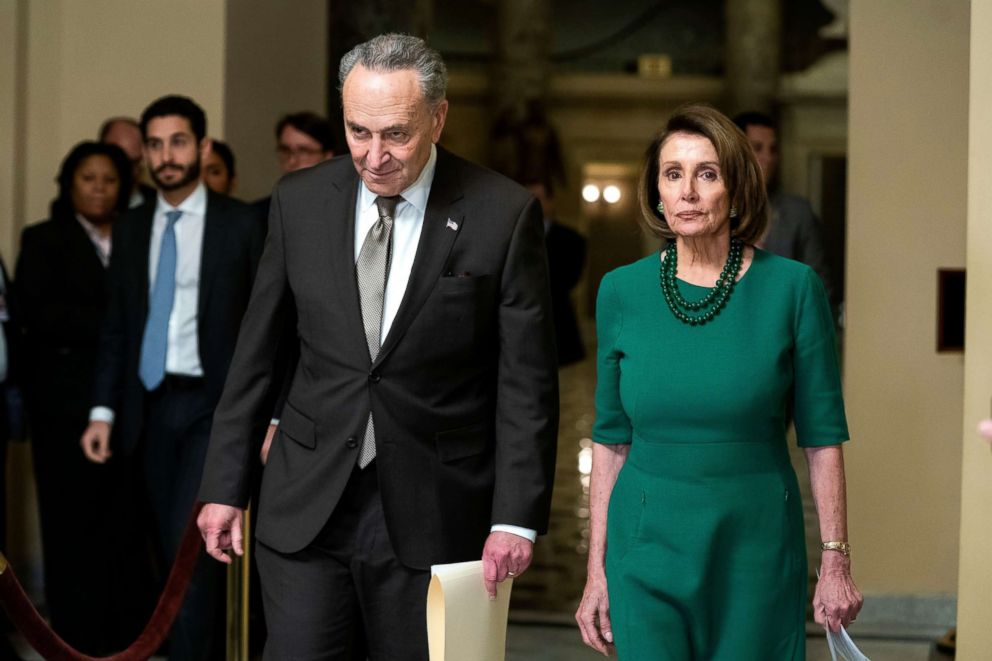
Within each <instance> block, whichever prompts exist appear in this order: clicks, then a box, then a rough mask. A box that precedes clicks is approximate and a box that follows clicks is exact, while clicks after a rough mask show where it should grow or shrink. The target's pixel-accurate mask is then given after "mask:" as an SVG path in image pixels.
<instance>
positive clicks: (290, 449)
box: [199, 35, 558, 660]
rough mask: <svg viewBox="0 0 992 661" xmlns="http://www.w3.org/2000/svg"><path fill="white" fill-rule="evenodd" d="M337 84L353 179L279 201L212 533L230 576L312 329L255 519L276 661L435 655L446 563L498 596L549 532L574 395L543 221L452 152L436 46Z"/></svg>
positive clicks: (345, 172) (346, 75) (319, 176)
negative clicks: (278, 386)
mask: <svg viewBox="0 0 992 661" xmlns="http://www.w3.org/2000/svg"><path fill="white" fill-rule="evenodd" d="M339 78H340V80H341V83H342V102H343V110H344V117H345V130H346V134H347V136H348V144H349V147H350V150H351V161H350V162H349V161H348V160H347V159H342V158H339V159H334V160H332V161H329V162H327V163H323V164H321V165H318V166H316V167H313V168H309V169H307V170H303V171H301V172H298V173H294V174H292V175H289V176H287V177H285V178H284V179H283V180H282V181H281V182H280V183H279V185H278V186H277V187H276V190H275V192H274V194H273V197H272V212H271V214H270V216H269V220H270V227H269V237H268V240H267V244H266V251H265V255H264V256H263V258H262V263H261V265H260V267H259V274H258V279H257V284H256V287H255V291H254V293H253V296H252V301H251V304H250V306H249V309H248V313H247V315H246V317H245V322H244V324H243V326H242V334H241V336H240V337H239V339H238V349H237V352H236V354H235V359H234V363H233V364H232V368H231V374H230V377H229V379H228V383H227V385H226V387H225V391H224V396H223V398H222V400H221V404H220V405H219V407H218V410H217V415H216V416H215V419H214V428H213V432H212V435H211V444H210V451H209V455H208V458H207V466H206V469H205V471H204V480H203V485H202V487H201V490H200V499H201V500H203V501H204V502H207V503H209V504H208V505H206V506H205V507H204V509H203V511H202V512H201V515H200V520H199V523H200V530H201V531H202V532H203V534H204V538H205V540H206V542H207V550H208V552H209V553H211V555H214V557H217V558H218V559H220V560H223V561H229V558H228V556H227V555H226V553H224V551H223V549H230V548H233V549H234V552H235V553H240V552H241V550H242V543H243V542H242V532H241V517H242V515H243V510H242V508H244V507H245V505H246V504H247V500H248V496H249V489H248V487H249V484H250V481H249V480H248V479H247V475H248V473H249V469H250V462H251V457H252V456H253V455H254V451H253V450H252V449H251V445H250V441H251V439H253V438H257V437H258V436H259V434H260V433H261V432H262V431H263V430H264V427H265V425H266V424H267V422H268V412H269V411H268V408H267V403H266V399H267V397H268V396H269V392H270V391H271V390H272V389H273V385H274V383H273V382H274V380H276V379H277V378H278V377H274V376H273V374H274V373H275V374H278V372H274V370H273V366H274V364H275V361H276V357H275V353H276V352H275V350H274V349H273V347H274V346H276V344H277V343H278V341H279V340H280V339H281V337H282V335H283V334H284V329H285V327H286V324H285V319H284V318H283V315H285V314H286V311H287V310H291V309H293V310H296V312H294V313H292V314H295V317H294V319H293V321H294V324H293V326H295V330H296V334H294V336H293V339H296V337H297V335H298V338H299V339H298V344H299V354H300V357H299V361H298V367H297V369H296V372H295V375H294V378H293V380H292V385H291V386H290V389H289V392H288V397H287V399H286V403H285V407H284V408H283V411H282V418H281V421H280V422H279V432H278V434H277V436H276V439H275V441H274V443H273V445H272V449H271V453H270V454H269V460H268V464H267V465H266V469H265V474H264V476H263V478H262V492H261V498H260V502H259V504H258V505H259V518H258V532H257V541H258V544H257V545H256V548H257V551H256V557H257V558H258V565H259V570H260V573H261V577H262V588H263V594H264V600H265V610H266V620H267V622H268V625H269V639H268V644H267V647H266V658H271V659H290V658H326V659H340V658H354V656H356V655H357V656H358V658H365V656H361V655H362V654H364V653H366V652H367V654H368V656H369V657H370V658H371V659H374V660H379V659H390V660H392V659H404V660H409V659H427V656H428V654H427V633H426V618H425V603H426V594H427V586H428V582H429V578H430V566H431V565H432V564H437V563H448V562H457V561H466V560H472V559H478V558H480V556H481V558H482V562H483V567H484V573H485V584H486V587H487V589H488V590H489V591H490V594H495V592H496V589H497V585H496V584H497V583H498V582H499V581H502V580H504V579H505V578H506V577H507V576H514V575H519V574H520V573H522V572H523V571H524V570H526V568H527V566H528V564H529V563H530V560H531V557H532V556H531V554H532V546H533V540H534V538H535V537H536V534H537V533H540V532H544V531H545V529H546V527H547V522H548V511H549V506H550V497H551V486H552V478H553V474H554V446H555V439H556V435H557V417H558V416H557V414H558V408H557V403H558V400H557V394H558V393H557V374H556V367H555V354H554V339H553V329H552V323H551V315H550V303H549V300H548V299H549V293H548V276H547V261H546V258H545V252H544V242H543V232H542V228H541V212H540V207H539V206H538V204H537V201H536V200H535V199H534V198H533V196H531V195H529V194H528V193H527V192H526V191H525V190H524V189H523V188H521V187H519V186H518V185H516V184H514V183H513V182H511V181H509V180H507V179H505V178H503V177H501V176H499V175H497V174H495V173H493V172H490V171H488V170H485V169H483V168H480V167H478V166H475V165H473V164H471V163H468V162H467V161H464V160H462V159H460V158H458V157H457V156H454V155H453V154H451V153H449V152H447V151H445V150H443V149H441V148H439V147H436V146H435V143H436V142H437V141H438V139H439V138H440V136H441V131H442V129H443V127H444V121H445V116H446V113H447V108H448V104H447V101H446V100H445V98H444V94H445V84H446V72H445V67H444V63H443V62H442V61H441V58H440V56H439V55H438V54H437V53H436V52H435V51H433V50H430V49H428V48H427V47H426V45H425V44H424V42H423V41H421V40H420V39H417V38H415V37H409V36H403V35H384V36H380V37H376V38H375V39H372V40H371V41H369V42H366V43H364V44H360V45H359V46H357V47H356V48H355V49H353V50H352V51H351V52H350V53H348V54H347V55H346V56H345V57H344V58H343V59H342V62H341V67H340V73H339ZM356 170H357V173H356ZM291 304H295V305H291ZM363 635H364V638H365V640H366V644H367V650H365V649H358V648H359V646H358V645H356V643H355V641H356V639H360V638H361V637H362V636H363Z"/></svg>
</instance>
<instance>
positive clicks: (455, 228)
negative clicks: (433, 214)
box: [445, 218, 458, 232]
mask: <svg viewBox="0 0 992 661" xmlns="http://www.w3.org/2000/svg"><path fill="white" fill-rule="evenodd" d="M445 227H447V228H448V229H449V230H453V231H455V232H457V231H458V223H456V222H455V221H453V220H451V219H450V218H449V219H448V224H447V225H445Z"/></svg>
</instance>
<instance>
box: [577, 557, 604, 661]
mask: <svg viewBox="0 0 992 661" xmlns="http://www.w3.org/2000/svg"><path fill="white" fill-rule="evenodd" d="M575 621H576V622H578V623H579V631H581V632H582V641H583V642H584V643H585V644H586V645H588V646H589V647H591V648H593V649H594V650H596V651H597V652H599V653H600V654H602V655H604V656H609V655H610V652H611V651H612V649H613V626H612V625H611V624H610V598H609V596H608V595H607V593H606V574H604V573H603V572H602V571H599V572H595V573H594V572H589V578H588V579H586V588H585V590H584V591H583V593H582V602H581V603H580V604H579V610H577V611H576V612H575Z"/></svg>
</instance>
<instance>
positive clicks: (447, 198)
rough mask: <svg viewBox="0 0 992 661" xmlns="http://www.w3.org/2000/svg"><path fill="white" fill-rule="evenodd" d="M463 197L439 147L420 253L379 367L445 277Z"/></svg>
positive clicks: (453, 172)
mask: <svg viewBox="0 0 992 661" xmlns="http://www.w3.org/2000/svg"><path fill="white" fill-rule="evenodd" d="M461 197H462V188H461V183H460V182H459V180H458V173H457V171H456V170H455V168H454V167H453V164H452V163H451V160H450V158H449V156H448V154H447V152H445V151H444V150H442V149H441V148H440V147H438V150H437V165H436V167H435V170H434V181H433V182H432V183H431V193H430V197H429V198H428V200H427V211H426V213H425V214H424V225H423V228H422V229H421V231H420V242H419V243H418V244H417V254H416V255H415V256H414V259H413V270H412V271H411V272H410V280H409V281H408V282H407V286H406V292H405V293H404V295H403V300H402V302H400V307H399V310H397V312H396V318H395V319H394V320H393V324H392V326H390V328H389V333H388V334H387V335H386V338H385V340H383V343H382V348H381V349H380V350H379V355H378V356H377V357H376V360H375V364H376V365H377V364H379V363H381V362H382V361H383V360H384V359H385V357H386V356H388V355H389V353H390V352H391V351H392V350H393V348H394V347H395V346H396V344H397V343H398V342H399V340H400V338H402V337H403V334H404V333H405V332H406V329H407V328H409V326H410V323H411V322H413V320H414V318H416V316H417V313H418V312H419V311H420V309H421V307H423V304H424V301H426V300H427V297H428V296H429V295H430V293H431V291H432V290H433V289H434V285H435V283H436V282H437V279H438V278H439V277H440V276H441V275H442V271H443V269H444V264H445V261H446V260H447V258H448V253H450V252H451V246H452V245H453V244H454V243H455V238H457V236H458V233H459V231H461V227H462V224H463V223H464V222H465V218H464V215H463V214H462V212H461V210H460V209H459V207H458V205H457V202H458V200H460V199H461Z"/></svg>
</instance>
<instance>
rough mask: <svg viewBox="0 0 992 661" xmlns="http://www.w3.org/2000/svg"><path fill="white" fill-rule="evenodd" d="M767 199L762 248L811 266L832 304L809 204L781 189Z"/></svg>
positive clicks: (824, 259)
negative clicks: (768, 219)
mask: <svg viewBox="0 0 992 661" xmlns="http://www.w3.org/2000/svg"><path fill="white" fill-rule="evenodd" d="M770 202H771V213H772V216H771V222H770V223H769V228H768V234H767V235H766V236H765V238H764V241H763V244H764V245H763V247H764V249H765V250H767V251H768V252H773V253H775V254H776V255H779V256H780V257H788V258H789V259H794V260H796V261H798V262H802V263H803V264H806V265H807V266H811V267H812V268H813V270H814V271H816V273H817V274H818V275H819V276H820V280H822V281H823V286H824V288H825V289H826V290H827V296H828V298H829V299H830V302H831V303H833V304H836V303H837V301H836V300H835V296H836V293H837V292H835V291H834V286H833V280H832V279H831V277H830V268H829V266H828V260H827V252H826V248H825V246H824V242H823V232H822V230H821V226H820V219H819V218H817V217H816V214H815V213H813V207H811V206H810V204H809V201H808V200H807V199H806V198H804V197H799V196H798V195H790V194H788V193H783V192H782V191H781V190H778V191H775V192H773V193H772V194H771V196H770Z"/></svg>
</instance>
